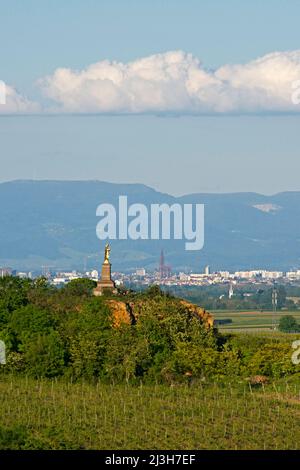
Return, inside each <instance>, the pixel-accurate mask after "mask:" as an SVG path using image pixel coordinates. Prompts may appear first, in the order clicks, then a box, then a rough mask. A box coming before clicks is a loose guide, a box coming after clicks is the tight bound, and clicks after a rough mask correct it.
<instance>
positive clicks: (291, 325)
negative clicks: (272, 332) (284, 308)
mask: <svg viewBox="0 0 300 470" xmlns="http://www.w3.org/2000/svg"><path fill="white" fill-rule="evenodd" d="M278 329H279V331H282V332H283V333H298V332H299V331H300V325H299V323H297V320H296V319H295V317H293V316H292V315H285V316H284V317H281V318H280V320H279V326H278Z"/></svg>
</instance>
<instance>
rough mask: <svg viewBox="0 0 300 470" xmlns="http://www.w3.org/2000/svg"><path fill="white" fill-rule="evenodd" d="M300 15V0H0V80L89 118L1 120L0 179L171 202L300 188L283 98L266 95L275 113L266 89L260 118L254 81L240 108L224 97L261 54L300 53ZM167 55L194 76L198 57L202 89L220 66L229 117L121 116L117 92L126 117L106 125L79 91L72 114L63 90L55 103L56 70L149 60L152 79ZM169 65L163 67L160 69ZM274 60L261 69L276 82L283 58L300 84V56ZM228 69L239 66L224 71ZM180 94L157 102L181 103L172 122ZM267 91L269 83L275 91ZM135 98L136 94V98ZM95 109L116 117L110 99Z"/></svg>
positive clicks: (292, 121)
mask: <svg viewBox="0 0 300 470" xmlns="http://www.w3.org/2000/svg"><path fill="white" fill-rule="evenodd" d="M299 18H300V2H299V1H296V0H290V1H289V0H286V1H279V0H270V1H267V0H265V1H264V2H261V1H256V0H255V1H251V2H247V4H246V2H242V1H237V0H227V1H226V2H224V0H223V1H216V0H209V1H208V0H207V1H199V0H188V1H176V0H172V1H157V0H152V1H151V2H150V1H149V2H146V1H145V2H144V1H136V0H134V1H133V0H110V1H99V0H98V1H96V0H93V1H92V0H85V1H79V0H72V1H66V0H65V1H64V0H60V1H58V0H52V1H51V2H46V1H41V0H40V1H38V0H27V1H26V2H24V1H21V0H19V1H17V0H10V1H2V2H1V28H0V41H1V44H3V45H5V46H4V47H2V48H1V61H0V64H1V66H0V79H2V80H4V81H5V82H6V83H7V84H8V85H9V86H11V87H15V89H16V90H17V92H18V93H19V94H20V95H22V96H26V98H27V99H28V100H30V101H34V102H38V103H40V105H41V106H42V107H44V106H54V108H55V107H56V106H58V107H60V108H62V107H64V109H65V110H67V111H71V112H72V110H74V112H77V111H78V109H83V110H85V109H86V115H85V116H80V117H78V116H72V115H63V116H60V115H59V116H47V115H43V113H42V115H40V116H32V115H28V116H18V115H14V113H13V114H12V115H11V116H5V115H3V116H0V138H1V147H0V164H1V176H0V179H1V180H2V181H5V180H10V179H15V178H43V179H44V178H59V179H80V178H85V179H90V178H91V179H95V178H97V179H104V180H107V181H120V182H121V181H122V182H141V183H145V184H149V185H151V186H153V187H156V188H158V189H160V190H162V191H168V192H171V193H174V194H175V193H176V194H182V193H187V192H195V191H199V192H201V191H208V192H211V191H216V192H223V191H226V192H228V191H240V190H244V191H258V192H263V193H274V192H277V191H282V190H296V189H300V185H298V182H297V177H296V175H297V174H299V170H300V159H299V150H298V142H297V140H298V139H297V133H298V129H299V122H300V121H299V120H300V114H299V113H298V112H297V113H295V115H290V112H289V113H287V114H284V113H281V111H282V110H283V111H286V108H285V107H283V109H282V108H281V106H282V104H281V103H282V96H283V95H280V96H279V95H278V96H277V95H274V96H275V98H276V100H277V99H278V101H276V100H275V99H274V100H275V101H276V103H275V104H276V106H277V108H276V106H275V109H274V112H273V110H272V103H273V101H271V102H269V101H263V100H265V95H267V94H268V93H266V91H267V92H268V88H265V89H264V92H265V95H264V96H263V100H262V101H263V105H262V109H261V108H260V102H259V99H260V96H261V95H258V97H257V96H255V97H254V98H253V93H252V91H253V89H254V88H255V80H256V75H254V85H253V86H252V88H251V89H250V91H249V87H248V88H247V87H245V83H244V84H243V87H244V88H243V92H244V90H245V89H246V92H247V93H249V96H250V95H251V100H250V98H249V99H248V96H243V97H242V99H240V96H239V98H238V99H239V100H240V101H237V98H236V96H233V98H232V89H233V88H234V86H235V85H234V80H235V79H236V77H242V78H243V77H244V76H245V75H244V69H243V67H242V66H243V65H245V64H248V63H249V62H251V61H254V60H255V59H257V58H262V57H264V56H265V55H266V54H270V53H274V52H280V53H281V52H289V51H297V50H299V49H300V29H299ZM168 51H183V52H184V53H185V54H188V53H191V54H192V55H193V57H194V58H196V59H194V58H193V59H190V58H189V57H188V56H186V55H183V56H180V57H179V59H178V58H177V59H178V61H179V64H180V66H181V65H182V64H183V65H184V67H187V68H189V67H191V68H195V67H196V68H197V67H198V66H197V65H196V66H195V60H198V59H199V60H200V61H201V63H202V64H203V65H201V67H200V68H201V70H202V67H203V70H205V71H206V73H207V77H206V78H207V80H215V78H216V77H215V75H214V72H212V71H214V70H216V69H219V68H221V67H224V66H226V71H225V75H224V70H223V69H222V71H221V72H220V73H221V75H222V76H221V79H222V86H224V83H227V82H228V81H231V82H232V83H233V86H232V87H231V88H230V89H229V90H227V88H226V89H225V93H227V96H230V99H232V100H233V101H232V102H231V101H230V106H234V113H235V115H234V116H230V115H228V113H227V111H228V110H227V108H226V106H227V102H226V105H224V106H225V108H224V106H223V107H222V109H221V111H223V110H225V113H224V115H223V114H222V115H221V116H206V115H205V114H206V113H205V110H206V108H205V106H206V105H205V106H204V107H203V103H202V102H201V104H200V105H199V104H196V108H195V109H196V114H197V113H199V109H200V115H196V116H193V117H191V116H189V115H187V116H184V115H183V116H181V117H173V116H169V115H168V113H165V114H164V115H163V117H158V116H157V112H156V111H157V107H155V106H157V105H156V104H155V106H154V108H153V109H154V111H153V112H151V109H152V108H150V112H149V106H152V103H151V102H149V100H148V101H147V103H146V104H145V103H144V104H143V105H142V106H141V108H139V107H138V105H139V103H138V100H139V98H140V96H137V97H136V96H135V98H134V99H135V106H137V108H134V109H138V111H139V110H140V109H141V110H142V112H143V110H144V109H146V115H132V109H131V108H130V110H129V113H127V108H128V103H127V101H126V99H127V96H128V95H127V94H125V92H124V90H123V91H122V93H123V95H122V96H121V102H122V103H121V105H120V104H119V103H118V105H117V108H116V109H117V111H119V109H121V110H123V109H125V111H126V113H125V115H124V116H117V117H116V116H112V115H111V114H113V113H110V111H109V112H104V114H103V112H102V109H103V108H99V109H100V111H101V114H102V115H101V116H98V115H95V116H90V101H88V100H87V99H86V96H84V97H82V96H81V95H80V94H79V93H77V95H76V97H75V98H74V99H75V101H76V100H77V101H76V106H77V107H75V108H74V107H73V108H72V107H70V101H69V95H68V93H69V88H68V89H64V94H63V97H62V98H61V96H59V94H58V89H60V87H61V81H58V80H57V79H56V76H55V70H56V69H58V68H60V67H63V68H67V69H71V70H72V71H82V70H84V69H87V68H88V67H89V66H90V65H91V64H94V63H97V62H101V61H104V60H105V59H107V60H108V61H114V60H115V61H118V62H122V63H123V64H127V63H128V62H132V61H137V60H139V59H141V58H147V57H148V56H151V55H156V56H155V57H156V58H155V66H154V69H153V70H154V72H153V73H157V71H158V70H160V69H158V68H157V65H156V63H157V61H158V59H157V54H165V53H167V52H168ZM166 57H167V59H166ZM168 57H169V56H165V55H163V56H162V58H161V57H160V58H159V60H163V61H164V64H163V67H165V63H166V61H167V62H168V60H169V58H168ZM177 59H176V60H177ZM275 59H276V62H274V60H275ZM275 59H273V58H272V60H271V62H270V61H265V62H266V65H265V69H264V73H269V72H268V71H269V70H271V72H272V67H274V74H273V75H274V77H273V81H274V83H275V85H276V77H277V75H278V70H277V69H276V70H277V71H276V72H275V65H276V64H278V63H279V66H281V64H282V63H286V61H287V60H289V61H290V62H289V64H288V65H289V66H290V64H295V60H296V66H297V67H296V66H295V73H294V75H293V78H294V79H295V78H297V73H298V72H297V71H298V70H300V68H299V64H298V62H297V60H298V59H297V57H296V59H295V57H294V56H293V57H291V56H284V57H282V56H281V55H280V56H279V58H278V57H275ZM171 60H172V61H173V56H172V57H171ZM278 61H279V62H278ZM234 64H239V65H240V66H241V67H240V68H239V69H238V70H236V69H232V68H230V66H233V65H234ZM273 64H275V65H273ZM228 67H229V69H228ZM266 67H268V68H266ZM276 67H277V65H276ZM247 70H248V69H247ZM253 70H254V72H255V73H256V71H257V65H256V64H255V66H254V68H252V69H251V71H250V72H251V75H250V77H253V73H254V72H253ZM72 73H73V72H72ZM220 73H219V74H218V79H219V77H220ZM276 74H277V75H276ZM295 74H296V75H295ZM73 75H74V74H73ZM47 76H48V77H50V82H49V81H48V82H47V83H46V93H45V92H44V90H41V87H40V86H38V85H37V81H38V80H39V79H41V78H42V79H43V78H44V77H47ZM247 77H249V75H247V76H246V81H248V78H247ZM73 79H74V76H72V77H71V78H70V82H71V80H73ZM243 80H245V79H244V78H243ZM299 80H300V73H299ZM180 85H181V84H180V83H179V84H178V83H177V84H176V86H178V88H176V92H174V94H175V95H176V93H178V97H177V95H176V100H177V101H176V100H175V101H176V102H175V104H174V102H173V100H172V90H171V92H170V93H171V96H169V95H168V96H163V98H164V100H163V104H162V105H161V104H159V106H163V111H164V110H165V109H166V110H169V109H171V111H173V110H174V109H177V108H176V106H177V105H178V106H179V109H180V113H181V111H182V109H183V111H184V110H185V109H186V108H187V109H188V114H189V113H191V112H192V113H193V112H194V108H193V106H194V105H193V104H191V103H190V102H188V103H187V100H186V97H185V96H182V90H181V88H180ZM246 85H247V86H248V83H246ZM68 86H69V84H68ZM133 86H135V87H136V86H137V82H133ZM260 86H261V84H260ZM264 86H265V85H264ZM266 86H267V87H268V86H273V82H271V84H270V85H269V84H267V85H266ZM44 88H45V87H44ZM124 88H125V85H124ZM222 90H223V89H222ZM125 91H126V93H127V89H126V90H125ZM131 91H132V89H131ZM159 91H161V89H160V90H159ZM280 91H281V89H280ZM93 92H94V91H93ZM163 92H165V90H163ZM91 93H92V92H91ZM106 93H107V94H109V93H110V91H107V90H106ZM168 93H169V89H168ZM209 93H210V90H209ZM247 93H246V94H247ZM141 94H142V96H144V90H143V89H142V93H141ZM58 96H59V97H58ZM92 96H93V95H92ZM72 99H73V97H72ZM210 99H211V98H210ZM113 100H115V98H113ZM114 102H115V101H114ZM178 102H179V104H178ZM216 102H217V101H216V99H215V98H214V99H213V103H212V102H211V101H209V104H208V108H207V109H208V110H209V113H210V112H211V110H212V112H213V113H215V112H217V113H218V112H219V109H218V108H216ZM124 103H125V104H124ZM136 103H138V104H136ZM149 103H150V105H149ZM232 103H234V104H232ZM236 103H237V104H236ZM72 106H73V101H72ZM103 106H108V108H105V109H109V110H111V109H115V108H112V107H111V106H112V103H111V102H109V103H108V104H107V103H105V104H104V105H103ZM119 106H124V108H119ZM174 106H175V108H174ZM34 109H35V108H34ZM55 109H57V108H55ZM97 109H98V108H97ZM203 109H204V111H203ZM230 109H231V108H230ZM249 109H250V113H252V111H253V113H252V115H251V116H249V115H248V114H249ZM92 111H93V109H92ZM244 111H245V112H244ZM261 111H263V113H261ZM264 111H266V113H264ZM278 111H279V113H278ZM180 113H179V114H180ZM171 114H172V113H171ZM175 114H176V113H175ZM183 114H184V113H183ZM229 114H230V112H229ZM257 114H260V115H257ZM258 169H259V171H257V170H258Z"/></svg>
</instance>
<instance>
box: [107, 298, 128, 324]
mask: <svg viewBox="0 0 300 470" xmlns="http://www.w3.org/2000/svg"><path fill="white" fill-rule="evenodd" d="M107 304H108V306H109V308H110V310H111V312H112V315H113V326H115V327H116V328H118V327H119V326H120V325H121V324H122V323H126V324H127V325H131V324H132V323H134V317H133V315H132V312H131V311H130V308H129V306H128V304H126V303H125V302H121V301H119V300H108V301H107Z"/></svg>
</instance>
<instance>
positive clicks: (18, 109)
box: [0, 82, 40, 114]
mask: <svg viewBox="0 0 300 470" xmlns="http://www.w3.org/2000/svg"><path fill="white" fill-rule="evenodd" d="M0 91H1V99H0V114H30V113H37V112H39V111H40V105H39V104H37V103H33V102H32V101H29V100H28V99H27V98H25V97H24V96H22V95H20V94H19V93H18V92H17V91H16V90H15V89H14V88H13V87H11V86H9V85H7V84H4V82H1V90H0Z"/></svg>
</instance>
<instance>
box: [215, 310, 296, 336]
mask: <svg viewBox="0 0 300 470" xmlns="http://www.w3.org/2000/svg"><path fill="white" fill-rule="evenodd" d="M212 314H213V316H214V318H215V320H224V319H230V320H232V323H229V324H226V325H218V328H219V329H220V330H228V331H229V330H245V329H248V330H250V329H254V330H256V331H257V330H265V331H267V330H272V326H278V323H279V320H280V318H281V317H282V316H284V315H292V316H293V317H295V318H296V320H297V321H298V322H300V311H291V312H288V311H281V312H276V314H274V313H273V312H260V311H252V312H248V311H246V312H242V311H241V312H230V311H220V310H216V311H214V312H212Z"/></svg>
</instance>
